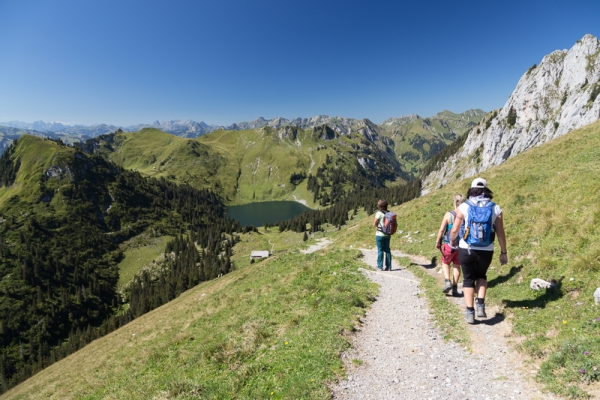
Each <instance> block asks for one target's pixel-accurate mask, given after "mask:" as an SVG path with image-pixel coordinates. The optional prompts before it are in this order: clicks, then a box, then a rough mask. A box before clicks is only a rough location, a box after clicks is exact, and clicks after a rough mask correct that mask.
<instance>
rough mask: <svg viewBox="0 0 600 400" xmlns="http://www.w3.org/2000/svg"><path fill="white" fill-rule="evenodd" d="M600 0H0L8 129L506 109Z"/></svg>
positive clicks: (0, 75) (596, 29)
mask: <svg viewBox="0 0 600 400" xmlns="http://www.w3.org/2000/svg"><path fill="white" fill-rule="evenodd" d="M599 15H600V1H597V0H589V1H578V0H572V1H569V2H566V1H560V2H559V1H512V0H507V1H503V2H489V1H460V0H456V1H447V0H445V1H419V2H417V1H411V2H408V1H369V2H367V1H352V0H345V1H327V0H315V1H313V0H302V1H284V0H273V1H271V0H263V1H249V0H245V1H242V0H235V1H233V0H231V1H230V0H218V1H216V0H211V1H200V0H196V1H185V0H171V1H151V0H145V1H133V0H118V1H113V0H103V1H91V0H89V1H88V0H64V1H61V0H57V1H29V0H18V1H13V0H0V125H1V124H2V121H12V120H20V121H26V122H32V121H34V120H44V121H46V122H50V121H62V122H66V123H83V124H92V123H109V124H115V125H130V124H137V123H147V122H152V121H155V120H172V119H183V120H185V119H193V120H196V121H205V122H207V123H209V124H222V125H228V124H231V123H233V122H239V121H244V120H252V119H255V118H257V117H259V116H262V117H264V118H274V117H277V116H281V117H284V118H295V117H311V116H314V115H319V114H327V115H340V116H346V117H351V118H369V119H371V120H372V121H374V122H376V123H380V122H382V121H383V120H385V119H386V118H389V117H394V116H402V115H407V114H412V113H417V114H419V115H422V116H430V115H433V114H435V113H436V112H438V111H441V110H444V109H448V110H451V111H454V112H462V111H465V110H467V109H469V108H482V109H484V110H486V111H489V110H491V109H494V108H498V107H502V106H503V105H504V103H505V102H506V100H507V98H508V96H509V95H510V93H511V92H512V90H513V89H514V87H515V86H516V84H517V81H518V80H519V78H520V77H521V75H522V74H523V73H524V72H525V71H526V70H527V69H528V68H529V67H530V66H531V65H533V64H534V63H539V62H540V61H541V59H542V57H543V56H544V55H546V54H548V53H550V52H552V51H553V50H556V49H568V48H571V47H572V46H573V44H574V43H575V41H576V40H578V39H580V38H581V37H582V36H583V35H584V34H586V33H591V34H593V35H594V36H596V37H598V36H600V23H599V21H600V20H599V18H598V16H599Z"/></svg>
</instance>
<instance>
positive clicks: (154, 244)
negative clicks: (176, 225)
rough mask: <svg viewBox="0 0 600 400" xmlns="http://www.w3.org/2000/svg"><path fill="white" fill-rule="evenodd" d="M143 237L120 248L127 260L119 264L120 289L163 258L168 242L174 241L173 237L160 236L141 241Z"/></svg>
mask: <svg viewBox="0 0 600 400" xmlns="http://www.w3.org/2000/svg"><path fill="white" fill-rule="evenodd" d="M142 236H144V235H140V236H137V237H135V238H133V239H131V240H129V241H127V242H126V243H123V244H122V245H121V246H120V248H121V250H122V251H123V254H124V255H125V258H124V259H123V260H122V261H121V262H120V263H119V283H118V286H119V287H122V286H123V285H125V284H126V283H128V282H130V281H131V280H132V279H133V277H134V276H135V275H136V274H137V273H138V272H139V271H140V269H142V268H143V267H146V266H150V265H152V263H153V262H154V261H156V260H157V259H159V258H161V256H162V255H163V254H164V252H165V248H166V247H167V242H168V241H169V240H172V239H173V237H172V236H160V237H157V238H147V239H146V238H143V240H140V238H141V237H142Z"/></svg>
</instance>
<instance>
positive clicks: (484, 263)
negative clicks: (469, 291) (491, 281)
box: [458, 249, 494, 288]
mask: <svg viewBox="0 0 600 400" xmlns="http://www.w3.org/2000/svg"><path fill="white" fill-rule="evenodd" d="M470 253H471V254H469V250H467V249H459V251H458V260H459V261H460V267H461V268H462V272H463V287H468V288H474V287H475V281H477V279H486V280H487V276H486V274H487V270H488V268H489V267H490V264H491V263H492V257H493V256H494V252H493V251H485V250H473V249H471V250H470Z"/></svg>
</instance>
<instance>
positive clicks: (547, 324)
mask: <svg viewBox="0 0 600 400" xmlns="http://www.w3.org/2000/svg"><path fill="white" fill-rule="evenodd" d="M599 170H600V122H597V123H595V124H593V125H590V126H588V127H585V128H583V129H580V130H578V131H574V132H572V133H570V134H568V135H565V136H564V137H561V138H558V139H556V140H554V141H552V142H549V143H547V144H545V145H544V146H541V147H538V148H535V149H532V150H530V151H528V152H526V153H524V154H522V155H520V156H518V157H515V158H513V159H511V160H509V161H507V162H506V163H504V164H502V165H501V166H499V167H496V168H494V169H492V170H489V171H487V172H486V173H485V174H484V175H483V176H484V177H485V178H486V179H487V180H488V183H489V185H490V187H491V188H492V190H495V192H496V197H495V201H497V202H498V204H500V205H501V206H502V207H503V209H504V216H505V225H506V230H507V235H508V251H509V256H510V258H509V264H508V265H507V266H504V267H502V266H500V265H499V263H498V261H497V256H496V258H495V260H494V262H493V264H492V267H491V269H490V272H489V275H488V278H489V282H490V290H489V297H488V301H489V302H493V303H496V304H501V305H503V306H504V310H505V314H506V315H507V317H508V318H509V319H510V321H511V323H512V325H513V329H514V335H515V336H516V337H518V338H519V339H520V340H521V343H522V344H521V345H520V349H521V350H522V351H524V352H526V353H527V354H529V355H530V356H531V357H532V358H533V359H535V360H536V362H535V365H540V366H541V368H540V370H539V373H538V375H537V378H538V379H539V380H540V381H542V382H543V383H544V384H546V385H547V387H548V388H549V389H551V390H552V391H554V392H556V393H560V394H563V395H569V396H573V397H576V396H582V397H584V396H585V393H584V391H582V388H583V389H584V390H585V389H587V387H586V386H585V382H586V380H590V381H593V380H596V381H597V380H598V376H597V375H594V370H593V368H594V367H596V368H597V369H600V323H598V322H594V320H593V319H594V318H598V317H599V315H598V311H597V308H596V307H594V306H593V299H592V296H591V295H592V292H593V291H594V289H595V288H596V287H597V286H598V285H599V284H600V258H599V255H600V249H599V248H598V246H597V245H596V244H595V243H598V239H600V238H599V236H600V202H599V201H598V185H597V184H596V182H597V174H598V172H599ZM468 185H469V182H468V181H464V180H463V181H460V182H456V183H454V184H452V185H449V186H447V187H445V188H442V189H440V190H438V191H436V192H434V193H431V194H430V195H427V196H425V197H422V198H419V199H416V200H414V201H412V202H409V203H406V204H404V205H402V206H398V207H394V208H393V209H394V211H396V212H397V213H398V220H399V225H400V227H399V229H401V230H402V231H403V233H402V234H400V235H398V236H395V237H394V238H393V240H392V248H395V249H401V250H403V251H404V252H407V253H411V254H420V255H422V256H425V257H431V258H432V257H438V259H439V255H438V252H437V251H436V250H435V248H434V243H433V240H434V239H433V236H432V235H434V234H435V233H436V232H437V229H438V227H439V222H440V219H441V216H442V215H443V213H444V212H445V211H447V210H448V207H449V206H450V203H451V196H452V194H454V193H455V192H459V193H464V192H466V189H467V188H468ZM359 218H361V219H359ZM371 219H372V216H364V214H360V215H359V217H358V218H357V219H356V220H354V221H351V222H350V224H349V226H348V227H347V228H344V229H343V230H341V231H340V232H338V233H335V234H333V233H330V234H328V235H331V236H334V237H335V238H336V244H335V246H336V248H337V249H348V248H357V247H360V246H367V247H372V246H373V238H372V234H373V231H372V227H371V226H370V223H371ZM253 235H254V237H256V238H257V240H258V241H257V242H255V244H256V245H261V246H263V247H264V239H265V238H268V236H267V235H264V236H261V235H256V234H253ZM269 235H275V233H269ZM286 235H290V237H289V238H287V239H280V240H281V241H282V243H284V244H282V250H283V249H285V248H287V247H288V246H289V247H293V245H292V242H293V237H292V236H293V234H291V233H286ZM280 238H284V236H281V237H280ZM267 241H268V239H267ZM286 241H287V242H286ZM297 241H298V242H299V241H300V235H299V234H298V236H297ZM243 243H245V245H246V246H247V249H245V250H244V251H243V252H242V251H239V252H238V256H240V257H245V255H244V253H245V252H247V251H249V250H251V247H253V246H254V244H251V242H250V241H246V242H243ZM272 243H273V241H272ZM285 243H287V244H285ZM252 249H253V248H252ZM353 257H354V253H353V252H352V251H351V250H345V251H342V250H336V251H333V252H327V251H326V252H325V254H324V255H320V254H319V253H317V255H310V256H305V255H302V254H299V253H297V252H295V251H292V252H291V253H282V254H280V255H277V256H276V257H274V258H272V259H270V260H268V261H263V262H260V263H257V264H253V265H247V266H240V268H239V270H238V271H235V272H234V273H232V274H230V275H227V276H225V277H222V278H220V279H218V280H217V281H214V282H207V283H204V284H202V285H200V286H199V287H197V288H195V289H192V290H190V291H188V292H186V293H185V294H184V295H182V296H181V297H180V298H178V299H177V300H175V301H173V302H171V303H169V304H167V305H165V306H163V307H162V308H160V309H158V310H155V311H153V312H151V313H149V314H148V315H146V316H144V317H142V318H140V319H139V320H137V321H134V322H132V323H131V324H130V325H128V326H126V327H124V328H122V329H120V330H119V331H117V332H114V333H113V334H111V335H109V336H108V337H106V338H104V339H101V340H98V341H96V342H94V343H92V344H91V345H90V346H88V347H86V348H85V349H84V350H83V351H80V352H79V353H77V354H74V355H72V356H71V357H69V358H68V359H66V360H63V361H61V362H60V363H58V364H56V365H54V366H52V367H50V368H49V369H47V370H45V371H43V372H41V373H40V374H38V375H37V376H35V377H34V378H32V379H30V380H29V381H27V382H25V383H24V384H22V385H20V386H19V387H17V388H15V389H14V390H13V391H11V392H10V393H9V396H8V397H9V398H13V397H16V398H19V396H20V398H26V397H27V396H28V394H31V393H38V391H41V392H39V393H42V394H44V395H51V394H54V396H55V397H56V398H64V397H69V396H76V395H77V396H80V397H83V396H86V397H88V398H101V397H107V398H127V397H134V393H135V394H137V393H142V394H143V396H145V397H153V396H162V397H168V396H172V397H176V396H177V395H180V396H182V398H184V397H185V396H188V397H191V396H192V394H193V393H199V394H200V395H202V396H205V397H209V398H210V397H220V398H226V397H231V395H232V393H233V392H232V391H237V393H240V396H241V397H244V398H250V397H270V392H271V391H273V392H274V394H273V396H275V397H296V398H298V397H327V392H326V390H325V389H324V388H323V386H322V383H323V382H324V381H327V380H329V379H332V378H333V377H334V376H335V374H334V373H333V372H332V371H336V373H337V372H339V371H340V370H339V368H340V367H341V365H340V363H339V358H338V357H337V354H338V352H339V351H340V350H341V349H342V348H343V347H344V346H346V345H347V343H346V341H345V340H344V339H342V337H340V336H339V332H340V331H341V330H342V328H344V327H345V328H346V329H350V328H351V326H352V323H353V322H354V321H355V318H356V316H357V315H359V314H360V313H361V312H362V309H361V308H360V306H361V305H362V304H360V302H358V300H357V299H352V298H351V294H356V295H357V296H359V298H360V299H361V300H360V301H362V302H363V304H364V303H366V302H367V300H366V297H367V294H366V293H367V292H369V291H370V290H372V289H371V288H369V285H368V283H367V282H366V281H365V280H364V279H362V277H361V276H360V275H358V274H355V272H356V268H357V267H358V266H359V264H357V262H356V261H355V260H354V259H353ZM333 271H335V272H336V275H335V278H333V275H332V272H333ZM562 276H564V277H565V278H564V279H562V280H561V281H560V282H561V283H560V290H559V291H556V292H548V293H545V292H535V291H531V290H530V289H529V280H530V279H531V278H534V277H540V278H544V279H550V278H551V277H554V278H556V279H559V280H560V279H561V277H562ZM340 278H341V279H340ZM571 278H572V280H571ZM434 290H435V288H434ZM316 291H318V295H317V294H315V295H314V296H313V295H312V293H317V292H316ZM346 292H349V293H346ZM203 293H206V296H202V294H203ZM361 296H362V297H361ZM334 301H335V303H334ZM315 302H318V304H315ZM315 305H317V308H314V306H315ZM357 305H358V306H359V307H358V308H357V307H356V306H357ZM332 306H333V307H332ZM311 307H312V308H311ZM330 309H334V310H335V313H334V312H333V310H331V312H329V310H330ZM338 313H339V314H338ZM338 316H339V317H340V319H338ZM133 333H135V334H136V336H135V337H134V336H132V334H133ZM277 335H280V336H277ZM192 337H193V338H194V339H193V340H192V339H191V338H192ZM273 340H275V342H273ZM286 341H287V342H288V344H287V345H286V344H285V342H286ZM325 343H327V344H325ZM317 349H321V353H318V357H316V356H314V355H313V354H312V352H313V351H316V350H317ZM323 349H326V350H323ZM307 350H310V351H311V353H310V356H311V357H308V356H307V355H306V352H307ZM585 351H587V352H588V354H584V352H585ZM90 360H95V361H90ZM532 368H534V367H532ZM580 369H583V370H584V371H585V372H584V373H581V372H580ZM311 379H313V380H314V381H311ZM64 382H72V384H70V385H65V384H64ZM104 390H106V393H104ZM138 391H139V392H138ZM137 396H139V394H137Z"/></svg>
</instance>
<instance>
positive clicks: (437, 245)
mask: <svg viewBox="0 0 600 400" xmlns="http://www.w3.org/2000/svg"><path fill="white" fill-rule="evenodd" d="M447 226H448V213H446V214H444V218H442V224H441V225H440V230H439V231H438V234H437V239H435V248H436V249H439V248H440V247H442V237H443V236H444V233H446V227H447Z"/></svg>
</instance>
